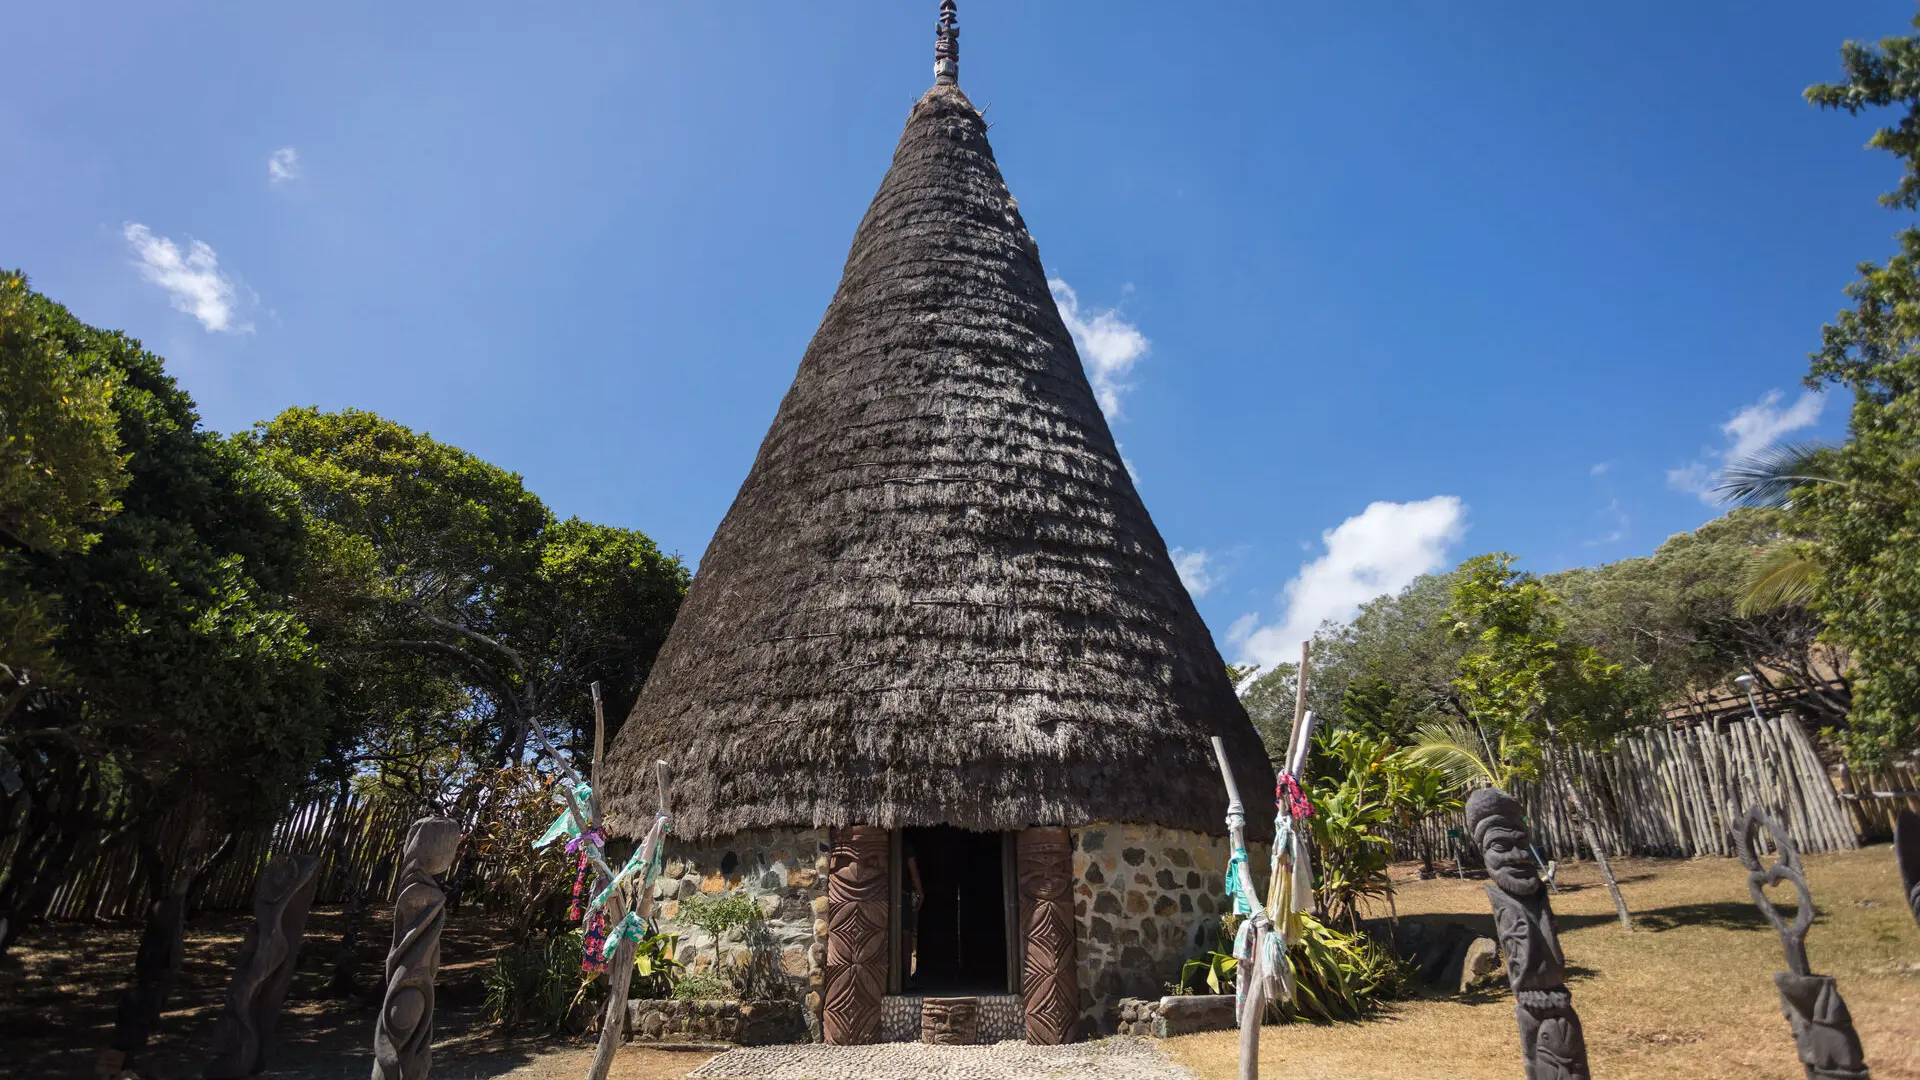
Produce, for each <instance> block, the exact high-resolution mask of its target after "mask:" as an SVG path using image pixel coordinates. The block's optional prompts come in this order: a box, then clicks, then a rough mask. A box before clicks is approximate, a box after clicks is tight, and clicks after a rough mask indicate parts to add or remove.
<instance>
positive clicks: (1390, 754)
mask: <svg viewBox="0 0 1920 1080" xmlns="http://www.w3.org/2000/svg"><path fill="white" fill-rule="evenodd" d="M1314 741H1315V743H1316V744H1317V745H1316V750H1317V751H1318V756H1319V757H1320V759H1321V760H1320V765H1321V768H1323V769H1330V770H1331V771H1332V776H1331V777H1326V776H1324V774H1323V776H1322V777H1321V778H1318V779H1317V780H1316V782H1314V783H1312V784H1311V785H1310V794H1311V797H1312V800H1313V816H1312V817H1310V818H1308V819H1307V824H1308V825H1309V827H1310V828H1311V829H1312V831H1313V842H1314V852H1315V855H1316V858H1315V861H1314V882H1313V886H1314V893H1315V897H1316V899H1317V900H1318V902H1319V905H1320V908H1321V910H1322V911H1324V912H1325V913H1326V917H1327V918H1328V920H1330V921H1333V922H1344V923H1346V924H1347V925H1348V926H1349V927H1350V928H1351V929H1352V930H1353V931H1354V932H1356V933H1358V932H1359V921H1360V910H1361V908H1362V906H1363V905H1365V904H1366V903H1367V902H1369V901H1373V900H1380V899H1390V898H1391V897H1392V895H1393V883H1392V881H1391V880H1389V879H1388V877H1387V865H1388V863H1389V862H1390V861H1391V859H1392V855H1393V849H1392V845H1391V842H1390V841H1388V839H1387V838H1386V837H1385V836H1383V835H1381V832H1380V830H1381V829H1382V828H1384V827H1385V826H1387V825H1388V824H1390V823H1391V822H1392V821H1393V818H1394V809H1395V808H1394V804H1393V802H1392V801H1391V798H1390V796H1391V794H1392V789H1393V785H1394V776H1395V774H1396V771H1397V770H1399V769H1400V768H1401V767H1402V766H1403V764H1404V760H1403V759H1402V758H1400V757H1399V756H1398V755H1397V754H1396V753H1395V752H1394V748H1393V744H1392V743H1389V742H1387V741H1386V740H1384V739H1374V738H1370V737H1368V736H1367V735H1365V734H1363V733H1361V732H1359V731H1356V730H1353V729H1350V728H1349V729H1339V730H1335V731H1331V732H1326V733H1323V734H1321V735H1318V736H1316V737H1315V740H1314Z"/></svg>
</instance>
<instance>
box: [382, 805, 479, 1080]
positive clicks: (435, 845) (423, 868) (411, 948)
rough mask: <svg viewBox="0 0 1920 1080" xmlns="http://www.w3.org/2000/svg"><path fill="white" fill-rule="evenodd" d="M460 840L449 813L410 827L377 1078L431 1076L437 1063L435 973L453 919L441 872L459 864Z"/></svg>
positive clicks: (389, 956) (390, 954)
mask: <svg viewBox="0 0 1920 1080" xmlns="http://www.w3.org/2000/svg"><path fill="white" fill-rule="evenodd" d="M459 846H460V823H459V822H457V821H453V820H450V819H448V818H421V819H420V820H419V821H416V822H414V823H413V827H412V828H411V829H408V830H407V846H406V854H405V855H404V856H402V861H401V866H400V882H399V885H400V888H399V892H398V895H397V897H396V898H395V900H394V902H393V948H391V949H389V950H388V951H387V994H386V999H385V1000H384V1001H383V1002H382V1003H381V1005H380V1018H379V1020H378V1021H377V1026H376V1027H375V1028H374V1033H373V1080H426V1076H427V1070H428V1068H429V1067H430V1066H431V1065H432V1064H433V979H434V976H435V975H436V974H437V973H438V972H439V970H440V931H441V929H442V928H443V927H444V926H445V925H446V921H447V894H446V892H445V891H444V890H442V889H441V887H440V882H439V881H437V880H436V878H438V877H439V876H440V875H441V874H444V873H446V872H447V870H448V869H449V868H451V867H452V866H453V855H454V851H455V850H456V849H457V848H459Z"/></svg>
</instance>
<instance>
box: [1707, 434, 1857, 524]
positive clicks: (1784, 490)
mask: <svg viewBox="0 0 1920 1080" xmlns="http://www.w3.org/2000/svg"><path fill="white" fill-rule="evenodd" d="M1845 482H1846V481H1844V480H1841V479H1840V478H1839V477H1838V476H1836V475H1834V471H1833V447H1831V446H1828V445H1826V444H1824V443H1780V444H1779V445H1777V446H1769V447H1765V448H1763V449H1760V450H1756V451H1754V452H1753V453H1751V454H1748V455H1747V456H1746V457H1743V458H1741V459H1740V460H1739V461H1735V462H1731V463H1729V464H1728V465H1727V467H1726V468H1725V469H1724V470H1722V471H1721V473H1720V483H1719V485H1718V486H1717V487H1716V488H1715V489H1714V490H1715V491H1717V492H1718V493H1719V495H1720V501H1721V502H1724V503H1733V504H1735V505H1738V506H1762V507H1768V508H1770V509H1775V510H1780V509H1784V508H1786V507H1788V506H1791V505H1793V496H1794V493H1795V492H1797V491H1800V490H1801V489H1803V488H1804V487H1806V485H1808V484H1844V483H1845Z"/></svg>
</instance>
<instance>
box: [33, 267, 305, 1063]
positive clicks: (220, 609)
mask: <svg viewBox="0 0 1920 1080" xmlns="http://www.w3.org/2000/svg"><path fill="white" fill-rule="evenodd" d="M25 307H26V311H27V315H28V317H29V318H30V319H31V320H32V321H33V323H34V328H33V331H32V332H33V333H34V334H36V335H39V337H40V339H41V340H42V341H44V342H47V343H48V346H49V347H51V348H54V349H57V350H58V351H59V352H60V353H61V354H63V355H65V356H67V357H71V358H74V359H76V360H77V361H78V363H79V375H80V376H81V377H82V378H84V379H85V380H90V382H89V383H88V385H93V386H96V387H97V386H101V385H112V386H113V387H114V390H113V393H112V397H111V406H112V410H113V418H114V424H115V427H116V437H117V440H118V448H117V450H116V451H114V452H115V453H118V454H124V455H125V467H126V471H127V483H126V485H125V488H124V490H123V492H122V493H121V495H120V501H121V503H122V509H121V511H120V512H119V513H118V514H115V515H113V516H111V517H107V518H105V519H104V520H99V521H97V524H95V525H94V526H92V531H94V532H97V535H98V537H99V539H98V541H97V542H94V543H91V544H83V543H74V544H66V545H61V546H59V547H58V548H57V549H51V550H50V549H33V548H27V547H24V546H21V545H15V544H10V545H9V546H8V550H7V556H8V559H7V565H6V572H7V575H8V578H9V580H10V582H11V583H12V584H13V585H14V586H15V587H16V588H18V589H21V590H25V591H27V592H30V593H32V594H35V595H40V596H54V597H58V598H59V599H60V605H59V607H58V610H57V613H56V614H55V616H54V621H53V627H54V630H55V632H56V635H57V636H56V637H55V639H54V645H53V648H54V658H55V659H56V660H57V662H58V663H59V665H60V666H61V667H62V668H63V669H64V671H65V672H66V673H67V679H66V681H65V682H64V683H62V684H61V685H60V686H58V687H57V688H49V689H47V690H45V691H43V692H41V693H39V694H35V695H30V696H29V700H27V701H25V702H24V703H22V705H21V707H20V708H18V709H16V710H15V711H14V712H13V713H11V714H10V715H7V716H6V717H5V718H4V720H0V769H4V770H7V771H13V772H17V773H19V775H20V777H21V778H22V779H23V780H24V784H23V785H22V787H21V788H20V789H19V792H18V794H16V795H14V796H12V797H10V798H9V799H8V800H7V802H6V804H5V806H4V813H0V851H7V852H9V854H8V855H7V858H6V863H5V865H4V867H3V868H0V918H4V919H5V925H6V926H8V927H9V928H10V929H11V930H12V931H15V932H17V930H18V929H19V928H20V927H21V926H22V925H23V923H24V922H26V921H27V920H28V919H30V918H32V917H33V916H35V915H37V914H39V913H40V912H41V911H42V910H43V909H44V905H45V903H46V901H47V900H48V899H49V898H50V895H51V892H52V890H53V888H54V887H56V886H57V885H58V884H59V883H60V882H61V881H63V880H64V876H65V871H66V869H67V867H68V866H69V865H70V864H71V863H72V862H73V860H74V859H75V858H76V856H92V855H94V854H97V853H100V852H102V851H103V850H106V849H110V848H112V847H113V846H115V845H118V844H121V843H136V844H139V845H141V846H142V847H143V848H144V849H145V850H146V852H147V854H148V858H147V859H146V860H144V866H145V867H146V868H147V870H148V873H149V877H148V879H147V880H146V881H144V882H142V883H141V887H142V890H143V892H144V893H145V895H146V896H147V897H148V898H149V899H151V900H152V901H153V904H152V906H151V908H150V909H149V910H150V912H151V915H150V918H149V921H148V925H147V930H146V934H145V937H144V939H143V943H142V947H141V951H140V954H139V957H138V960H137V961H136V965H135V985H134V988H133V990H132V992H130V994H129V996H128V998H127V999H126V1001H125V1002H123V1010H122V1013H121V1018H120V1022H119V1023H118V1024H117V1030H116V1034H115V1036H114V1042H115V1044H116V1045H117V1046H120V1047H121V1048H122V1049H127V1050H137V1049H139V1048H140V1046H141V1044H143V1043H144V1040H145V1032H146V1029H147V1026H148V1025H150V1024H151V1022H152V1020H153V1018H154V1017H155V1016H157V1015H158V1012H159V1010H160V1008H161V1007H162V1006H163V1004H164V1001H165V997H166V991H167V985H168V981H169V979H170V977H171V973H172V972H173V971H174V970H175V964H176V962H177V957H178V944H179V940H180V929H181V920H182V918H183V917H184V913H185V907H186V902H187V897H188V894H189V892H190V890H191V887H192V884H193V882H194V880H195V878H196V876H197V874H198V873H199V871H200V870H201V869H202V867H203V866H204V865H205V861H206V857H207V856H208V854H209V853H210V852H211V851H212V850H214V849H215V848H216V847H218V846H219V841H220V838H221V837H222V836H227V835H231V833H232V830H233V829H234V827H235V826H236V825H238V824H240V823H241V822H243V821H247V820H252V819H257V818H258V817H259V816H261V815H269V814H272V813H274V812H277V810H278V808H279V807H280V806H281V805H283V804H284V801H285V799H286V798H287V797H288V795H289V794H290V793H291V792H292V790H293V789H294V788H296V787H298V786H299V785H300V784H302V783H303V782H304V780H305V778H306V776H307V775H308V771H309V769H310V767H311V765H312V763H313V761H314V759H315V757H316V756H317V755H318V753H319V752H320V750H321V748H322V747H323V746H324V745H325V743H326V742H327V740H328V738H329V731H330V727H331V723H332V718H331V716H330V714H329V713H328V712H327V710H326V709H325V706H324V704H323V702H322V695H321V693H320V685H321V677H322V672H321V666H320V662H319V657H318V655H317V653H316V651H315V650H314V648H313V647H312V645H311V643H310V642H309V641H308V640H307V636H306V629H305V627H304V625H303V624H302V623H301V621H300V619H299V618H298V616H297V615H295V613H294V612H293V611H292V610H291V609H290V607H289V605H288V603H287V600H286V597H287V594H288V592H289V590H290V588H291V586H292V585H293V583H294V580H295V578H296V576H297V574H298V572H299V568H300V566H301V565H302V564H303V563H304V561H305V551H306V542H307V535H306V531H305V528H304V525H303V522H302V519H301V517H300V514H299V512H298V507H297V505H296V504H295V503H294V501H293V500H292V498H291V497H290V492H289V491H288V490H287V489H286V487H285V485H284V484H282V483H281V482H280V481H279V479H278V478H277V477H276V476H274V475H273V474H272V473H271V472H269V471H267V470H265V469H263V468H260V467H259V465H258V463H257V462H255V461H254V460H253V459H252V458H251V457H250V456H248V455H247V454H246V453H245V452H244V451H243V449H242V448H241V447H239V446H237V445H235V444H234V443H232V442H230V441H229V440H226V439H223V438H222V437H220V436H219V435H216V434H214V433H212V432H208V431H204V430H202V429H201V428H200V426H199V417H198V415H197V414H196V412H195V409H194V405H193V401H192V399H191V398H189V397H188V396H187V395H186V394H185V393H183V392H182V391H181V390H180V389H179V388H178V387H177V386H176V385H175V384H174V382H173V380H172V379H171V378H169V377H168V376H167V375H166V373H165V370H164V367H163V364H162V361H161V359H160V358H159V357H158V356H155V355H153V354H152V353H149V352H147V351H145V350H144V349H142V348H141V347H140V344H139V343H138V342H137V341H134V340H132V339H130V338H127V337H126V336H124V335H122V334H117V333H112V332H107V331H102V330H97V329H95V328H93V327H89V326H86V325H84V324H83V323H81V322H80V321H79V320H77V319H75V318H74V317H73V316H72V315H71V314H70V313H69V312H68V311H67V310H66V309H65V308H63V307H61V306H59V305H58V304H54V303H52V302H51V301H48V300H47V299H45V298H44V297H41V296H39V295H37V294H31V293H29V294H27V295H26V297H25ZM94 490H98V489H97V488H95V489H94ZM166 812H173V813H177V814H183V815H184V816H185V818H186V820H187V823H188V829H187V835H188V838H189V841H188V843H187V844H186V845H185V848H184V850H182V851H180V852H178V853H176V852H175V851H174V850H172V849H170V848H163V847H162V845H161V844H160V835H159V827H160V825H161V824H162V822H163V821H165V820H166V818H167V813H166ZM9 841H11V843H9ZM3 944H4V943H0V945H3Z"/></svg>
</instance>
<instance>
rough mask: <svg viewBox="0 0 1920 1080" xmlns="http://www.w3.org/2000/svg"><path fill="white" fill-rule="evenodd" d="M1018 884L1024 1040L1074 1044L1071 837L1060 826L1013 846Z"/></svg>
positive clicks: (1024, 835) (1024, 836)
mask: <svg viewBox="0 0 1920 1080" xmlns="http://www.w3.org/2000/svg"><path fill="white" fill-rule="evenodd" d="M1015 852H1016V855H1017V857H1018V858H1017V861H1018V866H1019V883H1020V952H1021V956H1022V958H1023V961H1024V962H1023V964H1022V968H1023V970H1022V971H1021V973H1020V998H1021V1001H1022V1003H1023V1004H1024V1006H1025V1008H1026V1014H1027V1041H1028V1042H1030V1043H1040V1044H1042V1045H1047V1046H1051V1045H1054V1044H1056V1043H1065V1042H1072V1041H1073V1037H1074V1029H1075V1027H1076V1026H1077V1022H1078V1021H1079V1019H1080V980H1079V976H1078V973H1077V972H1076V970H1075V967H1074V956H1073V837H1072V835H1071V834H1070V833H1069V832H1068V831H1067V830H1066V829H1062V828H1032V829H1027V830H1025V831H1023V832H1021V833H1020V837H1019V840H1018V841H1017V843H1016V845H1015Z"/></svg>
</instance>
